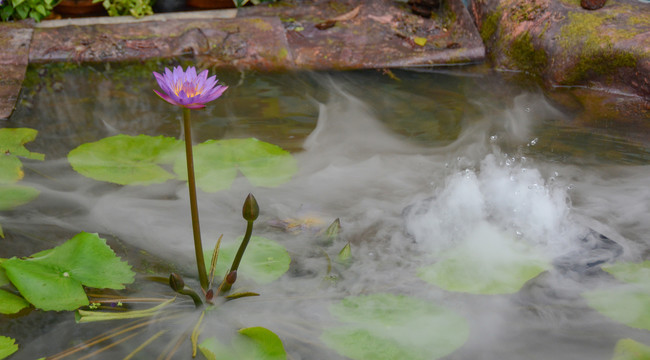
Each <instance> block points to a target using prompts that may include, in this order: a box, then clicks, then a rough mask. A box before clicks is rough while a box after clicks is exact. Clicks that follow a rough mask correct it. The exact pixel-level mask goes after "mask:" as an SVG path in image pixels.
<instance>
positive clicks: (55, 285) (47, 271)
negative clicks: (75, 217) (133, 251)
mask: <svg viewBox="0 0 650 360" xmlns="http://www.w3.org/2000/svg"><path fill="white" fill-rule="evenodd" d="M2 267H3V268H4V269H5V271H6V273H7V277H8V278H9V280H11V282H12V283H13V284H14V286H16V288H17V289H18V290H19V291H20V293H21V295H23V296H24V297H25V299H27V301H29V302H30V303H32V304H33V305H34V306H36V307H37V308H40V309H43V310H74V309H76V308H78V307H80V306H83V305H88V298H87V296H86V294H85V292H84V289H83V286H82V285H84V286H89V287H94V288H110V289H123V288H124V285H123V284H127V283H131V282H133V280H134V275H135V274H134V273H133V271H131V267H130V266H129V265H128V264H127V263H126V262H122V261H121V260H120V258H119V257H117V256H116V255H115V253H114V252H113V250H111V248H110V247H108V245H106V241H105V240H104V239H102V238H100V237H99V236H98V235H97V234H90V233H86V232H82V233H80V234H78V235H76V236H75V237H73V238H72V239H70V240H68V241H67V242H65V243H63V244H62V245H59V246H57V247H55V248H53V249H51V250H49V251H43V252H40V253H39V254H38V256H36V257H33V258H27V259H17V258H11V259H8V260H6V261H4V262H3V263H2Z"/></svg>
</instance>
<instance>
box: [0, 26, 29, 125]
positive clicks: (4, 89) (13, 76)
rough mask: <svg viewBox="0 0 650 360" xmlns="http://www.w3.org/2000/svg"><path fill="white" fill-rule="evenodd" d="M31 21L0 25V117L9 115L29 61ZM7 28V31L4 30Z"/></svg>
mask: <svg viewBox="0 0 650 360" xmlns="http://www.w3.org/2000/svg"><path fill="white" fill-rule="evenodd" d="M32 26H33V25H32V23H31V22H16V23H10V24H6V25H2V31H0V48H2V51H0V67H1V68H2V71H0V119H6V118H8V117H9V115H11V113H12V111H13V109H14V104H15V103H16V100H17V99H18V94H19V93H20V88H21V86H22V83H23V79H24V78H25V71H26V70H27V64H28V62H29V59H28V56H29V42H30V40H31V37H32V32H33V29H32ZM6 30H8V31H6Z"/></svg>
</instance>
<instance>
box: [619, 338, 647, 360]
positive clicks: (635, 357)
mask: <svg viewBox="0 0 650 360" xmlns="http://www.w3.org/2000/svg"><path fill="white" fill-rule="evenodd" d="M648 359H650V346H647V345H644V344H641V343H639V342H636V341H634V340H632V339H621V340H619V341H618V343H616V347H615V348H614V357H612V360H648Z"/></svg>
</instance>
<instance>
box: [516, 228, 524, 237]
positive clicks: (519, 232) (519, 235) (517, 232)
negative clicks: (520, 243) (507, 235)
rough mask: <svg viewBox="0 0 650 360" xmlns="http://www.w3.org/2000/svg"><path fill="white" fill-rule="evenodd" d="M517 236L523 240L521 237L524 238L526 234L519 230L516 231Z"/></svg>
mask: <svg viewBox="0 0 650 360" xmlns="http://www.w3.org/2000/svg"><path fill="white" fill-rule="evenodd" d="M515 235H517V237H518V238H521V237H523V236H524V234H523V233H522V232H521V231H519V230H517V231H515Z"/></svg>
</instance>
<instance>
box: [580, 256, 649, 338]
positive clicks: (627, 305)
mask: <svg viewBox="0 0 650 360" xmlns="http://www.w3.org/2000/svg"><path fill="white" fill-rule="evenodd" d="M603 270H605V271H607V272H608V273H610V274H612V275H614V277H616V278H617V279H618V280H620V281H622V282H624V283H626V284H624V285H619V286H616V287H614V288H608V289H596V290H592V291H588V292H585V293H584V294H582V296H583V297H584V298H585V299H586V300H587V303H588V304H589V306H591V307H592V308H594V309H596V310H597V311H598V312H599V313H601V314H603V315H605V316H607V317H609V318H610V319H613V320H615V321H618V322H620V323H623V324H625V325H627V326H630V327H634V328H638V329H645V330H650V277H649V276H648V275H649V273H650V261H645V262H642V263H619V264H614V265H609V266H603Z"/></svg>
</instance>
